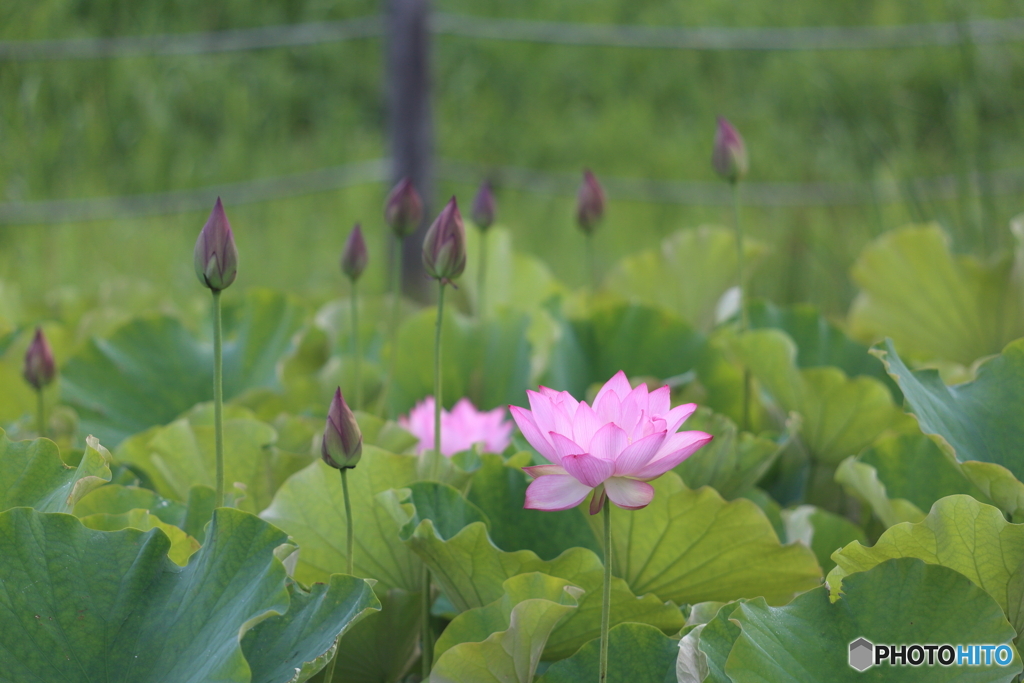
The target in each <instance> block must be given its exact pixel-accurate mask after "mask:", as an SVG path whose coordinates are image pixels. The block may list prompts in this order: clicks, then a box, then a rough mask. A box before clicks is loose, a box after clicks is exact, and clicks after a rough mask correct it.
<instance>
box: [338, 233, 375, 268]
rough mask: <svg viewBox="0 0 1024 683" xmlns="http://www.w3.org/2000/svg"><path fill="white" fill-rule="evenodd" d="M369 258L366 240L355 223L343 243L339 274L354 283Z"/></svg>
mask: <svg viewBox="0 0 1024 683" xmlns="http://www.w3.org/2000/svg"><path fill="white" fill-rule="evenodd" d="M369 260H370V257H369V255H368V254H367V253H366V240H364V239H363V229H362V228H361V227H360V226H359V224H358V223H356V226H355V227H354V228H352V232H350V233H349V234H348V240H346V241H345V251H343V252H342V253H341V272H343V273H345V276H346V277H348V279H349V280H351V281H352V282H355V281H356V280H358V279H359V276H360V275H362V274H363V271H364V270H366V264H367V263H368V262H369Z"/></svg>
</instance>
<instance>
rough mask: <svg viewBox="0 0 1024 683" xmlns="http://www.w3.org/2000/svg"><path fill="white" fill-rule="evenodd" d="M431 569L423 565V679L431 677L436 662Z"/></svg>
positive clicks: (421, 678)
mask: <svg viewBox="0 0 1024 683" xmlns="http://www.w3.org/2000/svg"><path fill="white" fill-rule="evenodd" d="M430 607H431V605H430V569H428V568H427V565H423V620H422V624H423V647H422V650H421V655H420V671H421V672H422V674H421V676H420V680H421V681H426V680H427V679H428V678H430V667H431V666H432V665H433V663H434V634H433V633H431V631H430Z"/></svg>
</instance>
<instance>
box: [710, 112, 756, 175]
mask: <svg viewBox="0 0 1024 683" xmlns="http://www.w3.org/2000/svg"><path fill="white" fill-rule="evenodd" d="M711 165H712V166H713V167H714V168H715V173H717V174H718V175H719V176H721V177H722V179H723V180H728V181H729V182H730V183H735V182H739V181H740V180H742V179H743V176H745V175H747V146H746V145H745V144H743V137H742V136H741V135H740V133H739V131H738V130H736V129H735V128H734V127H733V125H732V124H731V123H729V122H728V121H726V120H725V118H724V117H721V116H719V117H718V127H717V128H716V129H715V148H714V150H713V151H712V152H711Z"/></svg>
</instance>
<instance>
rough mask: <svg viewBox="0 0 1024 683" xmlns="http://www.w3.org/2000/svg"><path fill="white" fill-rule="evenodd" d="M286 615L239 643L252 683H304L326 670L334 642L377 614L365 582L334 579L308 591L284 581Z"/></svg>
mask: <svg viewBox="0 0 1024 683" xmlns="http://www.w3.org/2000/svg"><path fill="white" fill-rule="evenodd" d="M288 595H289V597H290V599H291V602H290V605H289V607H288V611H287V612H286V613H285V614H283V615H280V616H271V617H269V618H268V619H265V620H264V621H261V622H260V623H259V624H257V625H256V626H255V627H254V628H253V629H251V630H250V631H249V632H248V633H246V634H245V636H244V637H243V638H242V653H243V654H244V655H245V659H246V661H247V662H248V663H249V666H250V668H251V669H252V671H253V676H252V683H303V682H304V681H307V680H309V678H310V677H311V676H313V674H315V673H316V672H318V671H320V670H321V669H322V668H324V667H325V666H327V662H328V661H330V659H331V657H333V656H334V652H335V649H336V648H335V643H336V642H338V641H337V639H338V637H339V629H340V635H342V636H344V635H345V634H346V633H347V632H348V631H349V629H350V628H352V627H353V626H355V625H356V624H358V623H359V621H360V620H362V619H364V618H365V617H367V616H369V615H371V614H373V613H375V612H379V611H380V602H379V601H378V600H377V597H376V596H375V595H374V594H373V590H372V589H371V588H370V585H369V583H368V582H366V581H364V580H362V579H357V578H356V577H354V576H347V575H345V574H333V575H331V578H330V583H326V584H325V583H317V584H314V585H313V586H312V587H311V588H310V590H309V592H308V593H307V592H306V591H304V590H302V589H301V588H299V587H298V586H296V585H295V582H294V581H289V582H288Z"/></svg>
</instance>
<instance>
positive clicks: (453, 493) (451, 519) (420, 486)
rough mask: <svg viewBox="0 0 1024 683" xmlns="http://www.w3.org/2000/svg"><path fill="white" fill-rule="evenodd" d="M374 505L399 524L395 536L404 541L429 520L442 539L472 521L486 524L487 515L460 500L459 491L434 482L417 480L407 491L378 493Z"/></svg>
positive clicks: (465, 501) (457, 531)
mask: <svg viewBox="0 0 1024 683" xmlns="http://www.w3.org/2000/svg"><path fill="white" fill-rule="evenodd" d="M377 502H378V503H380V504H381V505H383V506H384V507H385V508H387V510H388V512H389V513H390V514H391V517H392V518H393V519H394V520H395V521H396V522H398V523H399V524H400V525H401V528H400V529H399V532H398V533H399V535H400V536H401V537H402V539H403V540H405V539H408V538H409V536H411V535H412V533H413V531H414V530H415V529H416V527H417V526H419V524H420V522H422V521H423V520H425V519H429V520H430V521H431V523H432V525H433V527H434V530H435V531H436V532H437V534H438V536H440V537H441V538H442V539H447V538H451V537H452V536H454V535H455V534H457V533H459V532H460V531H462V529H463V527H465V526H467V525H469V524H473V523H474V522H482V523H483V524H484V525H488V524H489V521H488V519H487V515H485V514H484V513H483V511H481V510H480V508H478V507H477V506H476V505H473V503H471V502H469V501H468V500H466V499H465V498H463V497H462V494H461V493H459V491H458V489H456V488H455V487H453V486H449V485H448V484H443V483H440V482H436V481H418V482H415V483H413V484H410V485H409V487H408V488H404V489H391V490H389V491H383V492H381V493H378V494H377Z"/></svg>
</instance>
